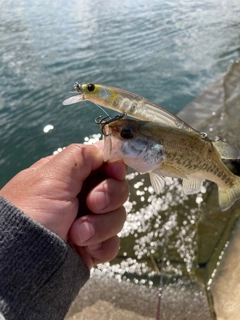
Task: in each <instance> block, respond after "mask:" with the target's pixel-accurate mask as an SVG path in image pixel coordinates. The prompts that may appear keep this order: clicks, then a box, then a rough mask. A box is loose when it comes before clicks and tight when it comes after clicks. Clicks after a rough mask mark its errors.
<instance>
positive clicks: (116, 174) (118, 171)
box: [101, 160, 127, 180]
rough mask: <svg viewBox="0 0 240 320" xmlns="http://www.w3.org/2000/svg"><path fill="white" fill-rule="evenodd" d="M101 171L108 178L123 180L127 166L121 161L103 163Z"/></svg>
mask: <svg viewBox="0 0 240 320" xmlns="http://www.w3.org/2000/svg"><path fill="white" fill-rule="evenodd" d="M101 170H102V172H103V173H104V174H105V175H106V176H108V177H111V178H113V179H116V180H123V179H125V176H126V173H127V166H126V165H125V163H124V162H123V161H122V160H118V161H115V162H105V163H104V164H103V166H102V168H101Z"/></svg>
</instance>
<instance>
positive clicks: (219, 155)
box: [100, 117, 240, 211]
mask: <svg viewBox="0 0 240 320" xmlns="http://www.w3.org/2000/svg"><path fill="white" fill-rule="evenodd" d="M100 125H101V130H102V133H103V136H104V149H103V155H104V160H105V161H108V162H113V161H116V160H119V159H122V160H123V161H124V163H125V164H126V165H127V166H129V167H131V168H133V169H134V170H136V171H138V172H140V173H149V175H150V181H151V184H152V187H153V189H154V190H155V192H156V193H157V194H159V193H160V192H161V190H162V189H163V187H164V178H163V177H172V178H180V179H182V181H183V182H182V186H183V190H184V192H185V194H187V195H188V194H194V193H198V192H199V191H200V190H201V186H202V183H203V181H204V180H209V181H212V182H214V183H216V184H217V185H218V194H219V205H220V208H221V210H222V211H225V210H227V209H229V208H230V207H231V206H232V205H233V203H234V202H235V201H236V200H237V199H239V198H240V177H239V176H236V175H234V174H233V173H232V172H231V171H230V170H229V169H228V168H227V167H226V165H225V164H224V163H223V162H222V160H221V159H239V158H240V154H239V150H238V149H237V148H235V147H234V146H232V145H230V144H228V143H226V142H224V141H221V140H219V141H212V140H210V139H209V138H206V137H202V136H201V135H199V134H197V133H195V132H192V131H186V130H183V129H180V128H173V127H171V126H167V125H163V124H160V123H157V122H152V121H142V120H135V119H124V118H123V117H118V118H117V119H111V120H109V121H101V122H100Z"/></svg>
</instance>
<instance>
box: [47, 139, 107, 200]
mask: <svg viewBox="0 0 240 320" xmlns="http://www.w3.org/2000/svg"><path fill="white" fill-rule="evenodd" d="M102 164H103V156H102V153H101V151H100V150H99V149H97V148H96V147H94V146H92V145H81V144H72V145H70V146H68V147H66V148H65V149H64V150H63V151H62V152H60V153H59V154H57V155H55V156H54V157H53V158H52V159H50V160H49V161H48V162H47V163H45V164H44V165H43V167H45V174H46V176H47V178H48V180H50V179H51V178H53V179H56V177H58V180H59V181H61V182H62V184H65V185H67V186H68V188H69V191H71V194H72V196H73V197H74V196H76V195H77V194H78V193H79V192H80V190H81V187H82V183H83V181H85V179H86V178H87V177H88V176H89V175H90V173H91V172H92V171H94V170H96V169H98V168H99V167H100V166H101V165H102Z"/></svg>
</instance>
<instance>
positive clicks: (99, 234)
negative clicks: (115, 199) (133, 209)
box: [69, 206, 126, 246]
mask: <svg viewBox="0 0 240 320" xmlns="http://www.w3.org/2000/svg"><path fill="white" fill-rule="evenodd" d="M125 220H126V211H125V208H124V207H123V206H122V207H120V208H118V209H117V210H115V211H113V212H109V213H105V214H102V215H95V214H90V215H87V216H84V217H81V218H79V219H76V220H75V221H74V223H73V224H72V226H71V228H70V231H69V240H70V241H72V242H73V243H74V244H75V245H78V246H88V245H96V244H98V243H101V242H103V241H106V240H107V239H110V238H112V237H113V236H115V235H116V234H117V233H119V232H120V231H121V229H122V227H123V224H124V222H125Z"/></svg>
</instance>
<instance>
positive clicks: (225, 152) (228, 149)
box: [212, 141, 240, 159]
mask: <svg viewBox="0 0 240 320" xmlns="http://www.w3.org/2000/svg"><path fill="white" fill-rule="evenodd" d="M212 144H213V145H214V147H215V148H216V149H217V151H218V152H219V153H220V156H221V158H222V159H240V152H239V150H238V148H236V147H234V146H232V145H231V144H229V143H227V142H223V141H212Z"/></svg>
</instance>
